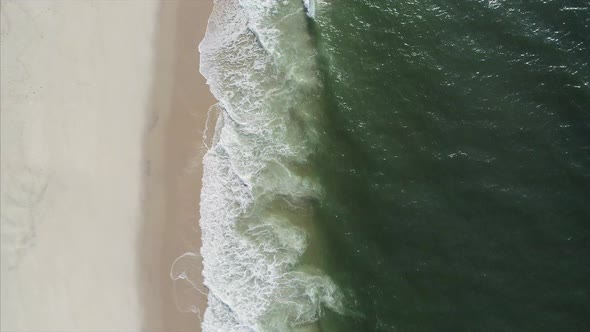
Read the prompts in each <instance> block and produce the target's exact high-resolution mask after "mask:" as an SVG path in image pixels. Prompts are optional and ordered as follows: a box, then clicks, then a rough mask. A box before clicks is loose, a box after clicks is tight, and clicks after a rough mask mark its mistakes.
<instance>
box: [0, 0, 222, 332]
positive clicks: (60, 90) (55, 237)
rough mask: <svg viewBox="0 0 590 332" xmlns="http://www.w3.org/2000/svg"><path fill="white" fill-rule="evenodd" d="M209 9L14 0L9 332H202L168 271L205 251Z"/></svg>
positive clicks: (5, 320) (7, 144)
mask: <svg viewBox="0 0 590 332" xmlns="http://www.w3.org/2000/svg"><path fill="white" fill-rule="evenodd" d="M209 6H210V4H209V2H208V1H205V0H203V1H201V0H195V1H190V0H187V1H182V2H179V1H162V2H159V1H149V0H121V1H108V0H105V1H73V0H72V1H10V0H8V1H6V0H3V1H2V8H1V19H0V27H1V67H0V70H1V75H0V77H1V81H0V83H1V96H0V97H1V105H0V107H1V113H0V116H1V119H0V121H1V122H0V123H1V128H0V130H1V140H0V142H1V163H0V164H1V172H0V175H1V186H0V187H1V197H0V198H1V226H2V228H1V236H2V250H1V255H2V257H1V275H0V277H1V288H0V290H1V298H0V299H1V303H0V308H1V312H0V315H1V317H2V319H1V320H0V330H1V331H44V332H49V331H60V332H65V331H72V332H73V331H76V332H78V331H117V332H122V331H166V332H175V331H178V332H180V331H188V330H189V327H190V330H191V331H195V330H198V317H197V316H196V315H194V314H182V313H180V312H178V311H177V309H176V306H175V304H174V297H173V294H174V293H173V292H172V286H171V285H172V282H171V280H170V279H169V278H167V276H168V273H169V270H170V266H169V265H170V264H171V262H172V261H173V259H174V258H175V256H176V255H179V254H181V253H182V252H185V251H187V250H194V249H196V248H198V247H199V243H198V239H199V234H198V226H197V220H198V215H197V212H198V192H199V187H200V185H199V181H198V179H199V178H200V161H199V159H198V158H199V156H201V155H202V151H201V150H200V147H201V143H200V141H199V139H200V137H201V130H202V129H203V123H202V121H203V118H204V116H205V113H206V109H207V107H208V106H209V105H211V104H212V103H213V102H214V101H213V100H212V98H211V96H210V95H209V94H208V90H207V88H206V86H205V85H204V83H203V80H202V78H200V76H198V72H197V63H198V59H197V55H198V54H197V52H196V47H197V44H198V41H200V39H201V38H202V34H203V33H204V27H205V24H206V22H205V21H204V20H205V18H206V17H207V16H208V10H210V8H209ZM181 7H183V8H184V9H182V8H181ZM160 9H161V10H160ZM205 11H207V12H205ZM191 15H197V16H194V17H192V16H191ZM183 22H184V23H183ZM189 92H190V96H189V97H187V98H185V95H186V94H187V93H189ZM193 140H194V141H193ZM190 162H194V165H197V166H196V167H194V168H193V169H192V170H191V171H190V172H184V170H189V169H190V167H188V165H190ZM189 299H190V300H191V301H193V302H195V304H197V307H198V308H201V309H202V308H203V307H204V304H205V302H204V299H202V298H201V299H200V300H199V298H197V297H192V298H189ZM183 303H184V302H183ZM195 322H196V323H195ZM194 324H196V326H195V325H194Z"/></svg>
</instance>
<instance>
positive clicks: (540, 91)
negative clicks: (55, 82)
mask: <svg viewBox="0 0 590 332" xmlns="http://www.w3.org/2000/svg"><path fill="white" fill-rule="evenodd" d="M200 52H201V72H202V73H203V75H204V76H205V77H206V78H207V81H208V84H209V85H210V87H211V91H212V92H213V94H214V96H215V97H216V98H217V100H219V104H217V105H216V106H215V107H213V108H212V113H214V114H211V116H212V117H216V119H217V120H216V121H217V123H216V125H215V133H214V137H213V142H212V143H211V144H210V146H209V150H208V152H207V154H206V155H205V158H204V177H203V188H202V193H201V196H202V198H201V221H200V225H201V229H202V237H203V238H202V243H203V244H202V248H201V255H202V257H203V264H204V270H203V276H204V280H205V286H206V287H207V288H208V289H209V294H208V309H207V311H206V312H205V314H204V320H203V323H202V327H203V329H204V331H228V332H229V331H588V330H590V286H589V285H590V4H589V3H588V2H587V1H580V0H578V1H574V0H555V1H549V0H547V1H540V0H539V1H524V0H520V1H519V0H514V1H502V0H495V1H494V0H489V1H484V0H471V1H467V0H466V1H450V0H439V1H435V0H422V1H412V0H406V1H394V0H389V1H387V0H337V1H336V0H322V1H320V0H317V1H313V0H310V1H308V0H305V1H302V0H285V1H275V0H224V1H221V0H218V1H216V2H215V7H214V10H213V13H212V15H211V17H210V20H209V25H208V29H207V34H206V36H205V39H204V40H203V42H202V43H201V45H200Z"/></svg>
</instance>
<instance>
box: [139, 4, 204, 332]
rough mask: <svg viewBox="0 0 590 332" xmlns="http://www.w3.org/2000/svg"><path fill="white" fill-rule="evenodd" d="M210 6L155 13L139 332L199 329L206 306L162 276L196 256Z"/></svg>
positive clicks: (185, 288)
mask: <svg viewBox="0 0 590 332" xmlns="http://www.w3.org/2000/svg"><path fill="white" fill-rule="evenodd" d="M212 6H213V2H212V1H204V0H196V1H195V0H185V1H182V0H181V1H163V2H162V3H161V8H160V12H159V25H158V31H157V33H156V45H157V46H156V47H157V50H158V51H157V57H156V62H155V77H154V85H153V88H152V89H153V91H152V102H151V104H152V108H151V109H150V112H151V115H150V124H149V129H148V130H149V131H148V136H147V144H146V146H145V147H146V168H147V171H146V180H145V182H144V183H145V184H146V186H147V187H146V189H147V190H146V194H147V195H146V200H145V203H144V204H145V205H144V207H145V209H144V211H146V219H145V222H146V223H145V224H144V229H143V232H144V236H142V237H141V238H140V244H139V252H140V255H141V260H140V263H141V266H140V275H142V276H144V278H143V280H142V298H143V300H142V302H143V303H144V304H146V311H145V312H144V319H145V320H144V322H145V323H144V324H145V325H144V326H145V330H146V331H179V332H182V331H195V330H196V329H198V330H200V315H202V313H203V312H204V309H205V307H206V304H207V299H206V297H205V296H204V295H203V294H201V293H200V292H199V291H195V290H194V289H193V288H192V287H189V285H188V283H185V282H183V281H177V282H175V283H173V282H172V280H171V278H170V269H171V266H172V263H173V262H174V260H175V259H176V258H178V257H179V256H181V255H182V254H184V253H186V252H197V253H198V252H199V249H200V229H199V227H198V220H199V219H198V218H199V205H198V202H199V194H200V188H201V177H202V163H201V160H202V157H203V154H204V153H205V149H204V146H203V144H202V138H203V130H204V127H205V126H204V125H205V121H206V120H207V110H208V109H209V107H210V106H211V105H213V104H214V103H215V102H216V101H215V100H214V99H213V96H212V95H211V94H210V92H209V89H208V87H207V86H206V83H205V79H204V78H203V77H202V75H201V74H200V73H199V57H198V56H199V54H198V43H199V42H200V41H201V40H202V39H203V35H204V32H205V29H206V26H207V18H208V17H209V14H210V13H211V9H212ZM191 263H197V265H194V266H193V268H194V269H195V270H198V271H199V273H198V275H196V276H197V277H198V278H199V280H198V282H199V284H201V283H202V279H201V278H202V277H201V275H200V271H201V269H202V265H201V262H200V259H197V260H192V261H191ZM193 276H194V274H193V275H191V277H193ZM199 290H200V291H202V292H206V290H205V289H204V288H202V287H201V288H200V289H199ZM160 324H161V325H160Z"/></svg>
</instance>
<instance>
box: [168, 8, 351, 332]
mask: <svg viewBox="0 0 590 332" xmlns="http://www.w3.org/2000/svg"><path fill="white" fill-rule="evenodd" d="M306 5H307V6H306ZM308 7H309V4H304V3H303V2H302V1H301V0H293V1H282V2H278V1H259V0H242V1H238V0H230V1H216V2H215V5H214V9H213V13H212V14H211V17H210V19H209V24H208V28H207V33H206V36H205V38H204V40H203V41H202V43H201V44H200V47H199V50H200V52H201V73H202V74H203V75H204V76H205V77H206V78H207V82H208V84H209V85H210V88H211V91H212V93H213V94H214V96H215V97H216V98H217V100H218V101H219V104H218V105H216V107H214V108H213V109H214V110H219V114H218V115H217V123H216V126H215V133H214V137H213V142H212V145H211V146H210V147H209V150H208V152H207V153H206V155H205V157H204V160H203V164H204V175H203V187H202V193H201V204H200V209H201V210H200V212H201V220H200V226H201V229H202V248H201V255H202V258H203V266H204V268H203V276H204V284H205V286H206V287H207V288H208V290H209V293H208V308H207V310H206V312H205V314H204V319H203V322H202V328H203V330H204V331H289V330H302V331H303V330H315V329H316V328H317V326H316V325H317V321H318V319H319V318H320V317H321V316H322V313H323V312H324V311H325V310H326V308H329V309H331V310H333V311H335V312H342V311H343V304H342V294H341V292H340V290H339V289H338V287H337V286H336V285H335V284H334V282H333V281H332V280H331V279H330V277H328V276H327V275H326V274H325V273H324V272H323V270H322V269H321V265H322V264H321V259H319V258H315V257H316V256H317V255H315V254H314V253H313V252H310V250H309V248H310V243H313V242H314V241H315V240H317V235H316V234H315V230H314V211H313V206H314V202H317V201H319V200H320V199H321V197H322V195H323V193H322V188H321V186H320V185H319V183H318V181H317V180H316V179H315V178H314V176H313V171H312V170H310V165H309V164H308V160H309V158H310V156H311V155H312V154H313V152H314V147H315V145H316V142H317V139H318V135H319V134H318V120H317V118H318V117H317V114H318V112H319V103H318V100H319V98H320V94H321V83H320V80H319V78H318V70H317V68H316V54H315V50H314V47H313V43H312V40H311V38H310V36H309V33H308V24H309V22H308V20H309V19H310V13H309V12H308V11H307V10H306V8H308ZM314 11H315V8H314ZM303 257H305V259H304V258H303ZM177 264H179V262H177ZM176 268H177V269H176V270H177V271H176V272H175V273H176V274H177V275H181V274H182V271H181V270H182V269H180V270H179V269H178V266H177V267H176ZM173 270H174V267H173Z"/></svg>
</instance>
